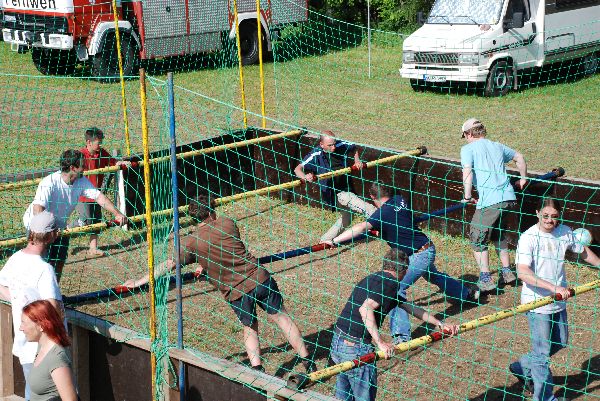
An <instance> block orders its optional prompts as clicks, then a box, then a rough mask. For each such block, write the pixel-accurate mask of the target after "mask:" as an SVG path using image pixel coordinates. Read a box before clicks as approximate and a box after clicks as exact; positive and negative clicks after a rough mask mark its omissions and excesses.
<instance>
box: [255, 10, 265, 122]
mask: <svg viewBox="0 0 600 401" xmlns="http://www.w3.org/2000/svg"><path fill="white" fill-rule="evenodd" d="M256 27H257V28H256V29H257V30H258V33H257V34H258V65H259V70H260V112H261V115H262V127H263V128H267V119H266V117H265V114H266V112H265V76H264V72H263V44H262V24H261V23H260V0H256Z"/></svg>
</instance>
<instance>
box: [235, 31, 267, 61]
mask: <svg viewBox="0 0 600 401" xmlns="http://www.w3.org/2000/svg"><path fill="white" fill-rule="evenodd" d="M261 31H262V33H263V37H262V45H263V57H264V59H265V60H267V59H268V57H269V55H268V54H267V52H268V45H267V38H266V36H265V32H264V30H261ZM240 48H241V50H242V51H241V53H242V64H243V65H252V64H257V63H258V32H257V29H256V23H255V22H246V23H244V24H242V25H240ZM235 51H236V52H237V49H235ZM235 59H236V60H237V55H236V56H235Z"/></svg>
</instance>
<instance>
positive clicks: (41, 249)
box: [0, 211, 63, 400]
mask: <svg viewBox="0 0 600 401" xmlns="http://www.w3.org/2000/svg"><path fill="white" fill-rule="evenodd" d="M57 234H58V229H57V226H56V219H55V218H54V216H53V215H52V213H49V212H46V211H42V212H41V213H38V214H36V215H35V216H33V217H32V219H31V221H30V222H29V233H28V236H27V241H28V242H27V247H25V249H22V250H20V251H18V252H17V253H15V254H14V255H12V256H11V257H10V258H9V259H8V261H7V262H6V264H5V265H4V267H3V268H2V270H0V298H2V299H4V300H5V301H9V302H10V303H11V306H12V316H13V328H14V331H15V337H14V342H13V355H15V356H16V357H18V358H19V361H20V362H21V366H23V374H24V375H25V398H26V399H27V400H29V384H28V383H27V376H28V375H29V371H30V370H31V367H32V365H33V361H34V359H35V355H36V353H37V343H31V342H27V339H26V338H25V334H23V332H22V331H20V330H19V326H20V325H21V314H22V313H23V307H24V306H25V305H27V304H29V303H31V302H33V301H35V300H38V299H46V300H48V301H49V302H50V303H51V304H52V305H54V307H55V308H56V309H57V310H58V311H59V312H60V314H61V315H63V305H62V296H61V294H60V289H59V288H58V282H57V281H56V276H55V275H54V269H53V267H52V266H51V265H50V264H48V263H47V262H46V261H45V260H44V259H43V257H42V255H44V254H45V252H46V250H47V248H48V246H49V245H50V244H51V243H53V242H54V240H55V239H56V237H57Z"/></svg>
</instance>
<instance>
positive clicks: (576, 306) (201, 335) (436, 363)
mask: <svg viewBox="0 0 600 401" xmlns="http://www.w3.org/2000/svg"><path fill="white" fill-rule="evenodd" d="M388 36H389V37H388ZM299 49H300V46H299ZM292 50H293V49H292ZM400 54H401V41H400V40H398V38H397V37H395V36H393V35H383V34H382V36H380V37H378V39H377V41H376V43H375V44H374V47H373V53H372V63H373V65H372V71H371V72H372V76H371V78H369V77H368V69H367V59H368V54H367V50H366V46H365V45H364V44H363V45H361V46H359V47H356V48H347V49H344V50H339V51H334V52H331V53H329V54H325V55H321V56H305V57H299V58H295V59H292V60H289V61H286V62H275V63H269V64H267V65H266V68H265V78H266V87H265V89H266V96H267V106H266V108H267V114H268V115H269V117H270V118H272V120H271V121H270V122H269V124H268V125H269V126H271V127H275V128H281V129H285V128H286V127H287V125H286V124H292V125H298V126H306V127H308V128H310V129H311V130H316V131H319V130H324V129H332V130H334V131H335V132H337V133H338V134H339V135H340V136H341V137H343V138H344V139H350V140H354V141H357V142H361V143H365V144H369V145H375V146H382V147H388V148H394V149H411V148H414V147H415V146H418V145H426V146H427V147H428V149H429V151H430V153H431V154H434V155H440V156H446V157H458V155H459V150H460V146H461V145H462V142H461V139H460V132H459V131H460V129H459V127H460V125H461V124H462V122H463V121H464V120H465V119H466V118H469V117H471V116H477V117H479V118H480V119H482V120H483V122H484V123H485V124H486V125H487V127H488V132H489V136H490V138H492V139H495V140H499V141H502V142H504V143H506V144H507V145H509V146H511V147H514V148H515V149H517V150H520V151H521V152H523V153H524V154H525V156H526V158H527V160H528V162H529V166H530V169H532V170H538V171H547V170H549V169H550V168H553V167H555V166H558V165H560V166H563V167H564V168H565V169H566V170H567V175H570V176H576V177H581V178H587V179H591V180H598V179H600V172H599V170H598V168H597V165H598V162H599V161H600V156H599V153H600V152H599V151H600V145H599V142H598V139H597V135H598V131H599V129H600V119H599V118H598V115H597V114H598V113H597V111H598V110H599V109H600V100H599V99H598V88H599V84H600V75H596V76H593V77H590V78H586V79H574V80H569V81H568V82H561V83H556V84H547V85H546V84H544V85H537V86H536V87H533V88H530V89H527V90H523V91H520V92H517V93H512V94H510V95H509V96H507V97H505V98H496V99H490V98H483V97H479V96H474V95H472V94H459V93H451V94H446V93H438V92H425V93H415V92H413V91H412V89H411V88H410V85H409V84H408V82H407V81H405V80H402V79H400V77H399V74H398V71H397V70H398V67H399V60H400ZM244 72H245V82H246V100H247V102H248V109H249V110H251V111H253V112H258V111H259V110H260V95H259V93H258V87H259V81H258V67H250V68H247V69H245V70H244ZM155 73H156V74H157V78H158V79H155V80H151V81H150V82H149V83H150V89H149V124H150V134H151V147H152V149H162V148H165V147H167V144H168V140H167V130H166V128H167V125H166V112H165V108H164V107H165V99H166V90H165V87H164V85H163V84H162V82H161V81H160V79H162V78H163V76H162V75H160V74H162V72H161V71H155ZM80 75H81V76H77V77H69V78H59V77H39V76H37V72H36V71H35V68H34V66H33V64H32V62H31V59H30V56H29V55H18V54H16V53H12V52H10V51H9V49H8V46H7V45H6V44H4V43H0V86H1V87H2V91H1V92H0V102H1V104H2V107H1V108H0V147H1V148H2V149H3V152H0V173H14V172H18V171H28V170H35V169H38V168H44V167H49V166H55V165H56V162H57V157H58V154H59V153H60V152H61V151H62V150H64V149H65V148H68V147H80V146H82V144H83V139H82V133H83V129H84V128H85V127H87V126H90V125H97V126H100V127H102V128H104V129H105V132H106V133H107V134H108V137H107V140H106V141H105V145H106V147H107V148H108V149H119V150H120V151H121V152H122V153H125V147H124V140H123V122H122V112H121V103H120V102H121V100H120V87H119V85H107V84H100V83H97V82H95V81H91V80H88V79H87V78H85V72H81V73H80ZM175 80H176V84H177V85H179V86H180V87H183V88H185V90H183V89H181V88H178V89H177V111H176V113H177V122H178V135H179V141H180V143H183V142H189V141H194V140H199V139H201V138H206V137H211V136H215V135H219V134H220V133H222V132H223V130H227V129H229V128H239V127H240V126H241V125H242V123H241V121H242V120H241V113H240V111H239V110H237V109H236V108H234V107H233V105H239V89H238V71H237V70H236V69H210V68H206V69H199V70H195V71H190V72H179V73H177V74H176V76H175ZM138 88H139V83H138V81H137V80H132V81H128V82H127V83H126V90H127V103H128V105H129V108H130V109H129V114H130V116H129V117H130V124H131V135H132V149H133V151H134V152H139V151H140V150H141V135H140V107H139V94H138ZM216 99H219V100H220V102H219V101H217V100H216ZM258 121H259V120H258V118H257V117H256V115H253V116H250V124H251V125H258ZM32 191H33V189H28V190H25V191H18V192H13V193H10V194H0V199H1V201H2V204H3V206H2V208H1V209H0V219H1V220H2V227H3V233H2V234H3V235H0V237H3V236H4V235H5V234H7V232H4V231H10V233H11V234H13V233H15V232H18V231H19V230H20V229H21V228H20V227H21V222H20V217H21V215H22V211H23V210H24V208H25V207H26V205H27V204H28V203H29V202H30V201H31V199H32V196H33V192H32ZM220 213H225V214H227V215H228V216H231V217H233V218H235V219H236V220H237V221H238V224H239V225H240V227H241V229H242V238H243V239H244V241H245V242H246V243H247V244H248V246H249V247H250V249H251V250H252V251H253V253H255V254H256V255H257V256H263V255H267V254H271V253H274V252H279V251H282V250H287V249H293V248H297V247H301V246H306V245H307V244H312V243H316V242H317V241H318V238H319V236H320V234H321V233H322V232H323V231H324V230H325V229H326V228H327V227H328V226H329V225H330V224H331V223H332V222H333V220H334V219H335V215H334V214H332V213H330V212H325V211H318V210H315V209H309V208H307V207H304V206H297V205H292V204H282V203H280V202H277V201H273V200H270V199H266V198H256V199H254V200H250V201H244V202H237V203H235V204H232V205H228V206H226V207H223V208H220ZM189 230H190V228H189V227H188V228H186V229H185V231H189ZM159 234H160V235H162V237H166V234H165V233H159ZM431 235H432V238H433V239H434V241H435V243H436V246H437V249H438V259H437V261H438V267H439V269H440V270H444V271H447V272H448V273H450V274H452V275H454V276H456V277H461V278H462V279H464V280H465V281H466V282H467V283H471V284H472V283H473V282H474V281H475V280H476V268H474V266H473V261H472V257H471V253H470V250H469V246H468V244H467V243H466V241H465V240H464V239H461V238H452V237H446V236H441V235H439V234H437V233H431ZM86 240H87V238H86V237H80V238H74V239H73V241H72V244H71V252H72V253H71V254H70V256H69V260H68V263H67V265H66V267H65V276H64V278H63V281H62V282H61V288H62V290H63V292H64V294H65V295H73V294H79V293H82V292H87V291H92V290H96V289H101V288H106V287H112V286H114V285H117V284H120V283H122V282H123V281H124V280H125V279H126V278H129V277H132V276H136V275H139V274H143V272H144V271H145V269H146V260H147V257H146V250H147V247H146V243H145V237H144V233H143V232H140V233H137V234H132V233H126V232H122V231H120V230H110V231H107V232H104V233H103V234H102V235H101V238H100V241H101V243H102V245H103V246H104V247H105V249H106V250H107V256H106V257H101V258H96V259H88V258H86V256H85V252H84V247H85V245H86ZM169 249H170V244H169V243H168V242H167V241H166V239H164V240H163V239H161V238H159V239H158V245H157V246H155V251H156V259H157V260H158V261H161V260H164V259H165V258H166V257H167V255H169V253H170V252H169ZM385 249H386V246H385V244H383V243H382V242H381V241H377V240H375V241H370V242H369V243H363V244H358V245H356V246H355V247H352V248H344V249H342V250H336V251H327V252H324V253H321V254H314V255H307V256H303V257H301V258H297V259H293V260H289V261H283V262H277V263H274V264H271V265H270V266H269V269H270V270H271V271H273V272H274V273H275V278H276V279H277V281H278V282H279V284H280V288H281V289H282V292H283V294H284V297H285V299H286V305H287V307H288V308H289V310H290V312H291V314H292V316H293V317H294V318H295V320H296V321H297V322H298V324H299V326H300V327H301V329H302V331H303V333H304V335H305V336H306V337H307V341H309V342H310V343H312V344H318V345H319V347H318V348H317V349H318V352H317V358H318V363H319V366H320V367H323V366H325V365H326V363H327V362H326V359H327V351H326V347H327V346H328V344H329V341H330V338H331V332H330V327H331V325H332V324H333V323H334V321H335V318H336V316H337V314H338V313H339V310H340V308H341V307H342V305H343V302H344V301H345V300H346V299H347V297H348V295H349V293H350V291H351V288H352V286H353V284H354V283H355V282H357V281H358V280H359V279H360V278H362V277H364V276H365V275H366V274H368V273H369V272H372V271H375V270H377V269H379V267H380V256H381V255H382V254H383V252H384V251H385ZM193 268H194V266H190V267H188V269H193ZM568 274H569V278H570V282H571V283H572V284H582V283H585V282H588V281H591V280H593V279H596V278H597V277H598V272H597V271H595V270H591V269H589V268H587V267H583V266H579V265H575V264H570V265H569V267H568ZM519 292H520V288H513V287H509V288H507V289H505V290H504V291H503V292H501V293H499V294H498V295H494V296H490V297H489V298H488V299H486V300H484V301H483V302H482V305H481V306H479V307H477V308H471V309H463V308H462V307H461V306H460V305H451V304H450V303H449V302H447V301H449V300H447V299H444V296H443V295H441V294H440V293H439V292H438V290H437V288H432V287H431V286H430V285H428V284H427V283H426V282H425V281H424V280H420V281H419V282H418V283H417V284H416V285H415V286H413V291H412V292H411V293H410V294H409V298H410V299H411V300H413V301H414V302H415V303H416V304H418V305H420V306H423V307H425V308H426V309H429V310H431V311H432V312H435V313H438V316H439V317H446V316H447V317H448V319H449V320H452V321H455V322H458V323H460V322H465V321H468V320H471V319H474V318H477V317H479V316H482V315H485V314H488V313H492V312H495V311H497V310H499V309H502V308H506V307H512V306H514V305H516V304H518V302H519ZM597 294H598V293H597V292H593V293H589V294H587V295H584V296H582V297H581V298H577V299H575V300H573V301H572V302H571V303H570V309H569V312H570V319H571V322H572V328H571V334H572V335H571V346H570V347H569V348H568V349H567V350H564V351H561V352H560V353H559V354H558V355H556V356H555V357H554V358H553V366H552V367H553V370H554V375H555V380H556V382H557V384H559V385H563V386H566V387H567V388H569V389H570V390H569V391H567V393H566V396H567V397H569V398H577V399H579V400H596V399H598V398H600V386H599V385H598V383H599V381H600V375H598V371H600V359H599V358H598V356H597V355H595V353H594V350H598V349H600V339H599V338H598V335H597V333H598V330H600V327H598V326H599V321H598V318H597V314H598V312H597V305H596V304H597ZM165 297H166V307H165V308H166V309H165V315H164V316H165V319H166V323H167V325H168V329H169V336H170V339H171V340H172V341H175V338H176V331H175V327H176V320H175V319H176V315H175V313H174V311H175V301H174V299H175V293H174V291H170V292H169V293H168V294H165ZM80 308H81V309H82V310H83V311H86V312H88V313H91V314H93V315H96V316H103V317H105V318H106V319H108V320H110V321H113V322H115V323H118V324H121V325H123V326H126V327H130V328H133V329H136V330H139V331H140V332H142V333H147V331H148V329H147V327H148V316H147V308H148V300H147V296H146V294H140V295H135V296H131V297H126V298H122V299H119V300H114V301H110V302H105V303H104V302H100V303H97V304H91V305H85V306H81V307H80ZM184 316H185V341H186V345H187V346H189V347H193V348H195V349H198V350H200V351H205V352H208V353H211V354H213V355H218V356H221V357H224V358H229V359H232V360H236V361H243V360H244V359H245V354H244V349H243V343H242V338H241V327H240V325H239V324H238V323H237V322H236V321H235V317H234V315H233V313H232V312H231V310H230V308H229V307H228V306H227V304H226V303H225V302H224V301H223V299H222V297H221V295H220V294H218V293H216V292H215V291H214V290H213V289H212V287H211V286H210V285H209V284H207V283H205V282H197V283H193V284H188V285H186V286H185V289H184ZM260 316H261V318H260V319H261V320H260V324H261V326H262V329H261V338H262V344H263V348H264V353H265V364H266V367H267V371H268V372H269V373H271V374H273V373H276V374H278V375H281V376H284V375H286V372H287V371H289V370H290V369H293V363H292V360H293V351H292V350H290V349H289V346H288V345H287V344H286V343H285V341H284V340H283V338H282V337H281V335H280V333H279V332H278V331H277V330H276V329H275V328H274V327H272V325H270V324H269V323H267V321H266V319H265V315H264V314H261V315H260ZM207 322H210V324H207ZM413 327H414V328H415V332H414V336H418V335H422V334H425V333H426V329H425V328H424V327H423V326H420V325H419V323H417V322H416V321H415V322H414V325H413ZM527 349H528V338H527V326H526V320H525V318H524V317H515V318H513V319H507V320H505V321H502V322H499V323H496V324H493V325H490V326H487V327H485V328H482V329H479V330H476V331H473V332H470V333H466V334H464V335H462V336H460V338H456V339H450V340H446V341H444V342H442V343H439V344H436V345H434V346H432V347H431V348H428V349H426V350H425V349H424V350H420V351H419V352H413V353H411V354H410V355H408V356H399V357H398V358H395V359H393V360H392V361H385V362H382V363H380V367H381V368H382V369H381V371H382V375H381V376H380V382H379V383H380V391H379V396H378V399H380V400H393V399H398V397H399V394H401V395H402V399H408V400H425V399H432V398H434V399H436V400H437V399H439V400H459V399H461V400H464V399H467V398H468V399H471V400H517V399H522V398H523V397H522V396H521V394H520V391H519V388H518V385H517V384H516V380H515V379H514V378H513V377H512V376H511V375H510V374H509V373H508V371H507V365H508V363H509V362H510V361H512V360H514V359H516V358H517V357H518V356H519V355H520V354H521V353H524V352H526V350H527ZM332 386H333V381H329V382H327V383H324V384H319V385H318V386H317V389H318V390H320V391H323V392H324V393H328V394H330V393H332ZM557 390H560V388H558V387H557ZM560 391H562V390H560Z"/></svg>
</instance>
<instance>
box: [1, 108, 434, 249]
mask: <svg viewBox="0 0 600 401" xmlns="http://www.w3.org/2000/svg"><path fill="white" fill-rule="evenodd" d="M142 121H143V120H142ZM298 133H299V131H298V132H295V131H290V132H284V133H281V134H277V135H292V134H295V135H297V134H298ZM272 137H273V136H269V137H266V138H272ZM259 139H260V140H262V139H264V138H256V139H251V140H249V141H256V140H259ZM254 143H255V142H254ZM230 145H235V143H231V144H229V145H219V146H215V148H222V147H224V146H230ZM209 149H214V148H206V149H201V150H199V151H195V152H202V151H203V150H204V151H208V150H209ZM219 150H221V149H219ZM426 151H427V149H426V148H425V147H419V148H417V149H415V150H411V151H408V152H405V153H402V154H399V155H392V156H388V157H384V158H382V159H377V160H373V161H370V162H368V163H365V168H371V167H374V166H378V165H380V164H386V163H391V162H393V161H395V160H398V159H402V158H405V157H409V156H418V155H422V154H425V153H426ZM180 155H181V154H180ZM159 159H162V158H157V159H154V160H159ZM165 160H167V159H165ZM145 163H148V164H152V161H149V162H144V164H145ZM140 164H141V163H140ZM111 168H112V167H111ZM352 170H353V169H352V167H346V168H342V169H339V170H335V171H331V172H329V173H324V174H320V175H318V176H317V178H318V179H320V180H322V179H325V178H331V177H337V176H338V175H342V174H348V173H350V172H351V171H352ZM145 171H146V169H144V173H145ZM301 183H302V181H301V180H294V181H290V182H286V183H283V184H278V185H273V186H270V187H266V188H261V189H257V190H255V191H248V192H244V193H241V194H237V195H231V196H224V197H222V198H217V199H215V202H216V204H217V205H224V204H226V203H230V202H234V201H238V200H241V199H244V198H248V197H251V196H259V195H266V194H269V193H271V192H275V191H281V190H283V189H289V188H294V187H297V186H298V185H300V184H301ZM187 208H188V207H187V206H180V207H179V208H178V210H179V212H180V213H185V212H186V211H187ZM172 213H173V209H165V210H159V211H156V212H152V216H155V217H156V216H164V215H168V214H172ZM144 218H145V215H137V216H132V217H128V219H129V221H131V222H133V223H135V222H139V221H142V220H144ZM111 226H112V224H111V223H110V222H109V223H96V224H90V225H88V226H83V227H75V228H72V229H69V230H64V231H61V232H60V236H70V235H74V234H84V233H87V232H94V231H98V230H103V229H106V228H109V227H111ZM26 243H27V238H26V237H19V238H13V239H9V240H4V241H0V249H2V248H7V247H14V246H18V245H23V244H26Z"/></svg>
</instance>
